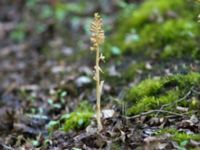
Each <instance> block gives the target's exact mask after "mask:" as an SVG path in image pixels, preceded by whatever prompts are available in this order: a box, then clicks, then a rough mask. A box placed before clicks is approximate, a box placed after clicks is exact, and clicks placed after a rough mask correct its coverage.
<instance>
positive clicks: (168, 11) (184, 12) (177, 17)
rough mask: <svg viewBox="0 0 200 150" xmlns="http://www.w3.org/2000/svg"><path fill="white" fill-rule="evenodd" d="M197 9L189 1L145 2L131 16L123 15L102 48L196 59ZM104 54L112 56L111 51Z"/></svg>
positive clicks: (199, 54)
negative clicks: (114, 47) (116, 48)
mask: <svg viewBox="0 0 200 150" xmlns="http://www.w3.org/2000/svg"><path fill="white" fill-rule="evenodd" d="M199 9H200V5H198V4H197V3H195V2H194V1H192V0H188V1H183V0H173V1H166V0H148V1H145V2H144V3H142V5H141V6H140V7H138V9H135V8H134V9H133V10H132V14H131V15H127V16H126V17H124V15H122V16H123V17H122V18H121V20H120V19H119V22H118V27H117V29H116V30H115V31H117V32H116V33H115V34H114V35H113V36H112V37H111V38H110V40H108V41H107V43H106V44H105V49H106V51H107V50H109V49H111V47H112V46H113V45H114V46H117V47H118V48H119V49H120V50H121V51H122V53H133V54H135V53H140V54H144V55H145V56H148V57H149V54H154V53H156V54H157V53H158V54H160V55H158V56H161V59H163V58H165V59H169V58H171V57H173V58H182V57H186V58H191V59H199V58H200V48H199V47H200V45H199V39H200V36H199V34H198V33H199V32H200V28H199V25H198V24H197V22H196V16H197V15H198V10H199ZM124 20H126V21H124ZM186 41H187V42H186ZM107 53H108V56H109V53H110V55H112V53H111V51H107ZM159 58H160V57H159Z"/></svg>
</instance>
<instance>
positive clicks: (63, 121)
mask: <svg viewBox="0 0 200 150" xmlns="http://www.w3.org/2000/svg"><path fill="white" fill-rule="evenodd" d="M93 115H94V113H93V110H92V106H91V105H90V104H89V103H88V102H87V101H83V102H81V103H80V104H79V106H78V107H77V108H76V110H75V111H74V112H72V113H69V114H64V115H62V116H61V118H60V119H59V120H56V121H50V123H49V124H48V130H49V131H50V132H52V131H54V130H57V129H60V130H63V131H66V132H68V131H70V130H80V129H84V128H85V127H86V126H87V125H89V124H90V121H91V118H92V116H93Z"/></svg>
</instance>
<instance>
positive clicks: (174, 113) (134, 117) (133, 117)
mask: <svg viewBox="0 0 200 150" xmlns="http://www.w3.org/2000/svg"><path fill="white" fill-rule="evenodd" d="M156 112H157V113H167V114H171V115H176V116H181V117H184V115H183V114H180V113H176V112H172V111H167V110H150V111H147V112H143V113H140V114H138V115H135V116H132V117H126V118H127V119H136V118H139V117H142V116H146V115H149V114H152V113H156Z"/></svg>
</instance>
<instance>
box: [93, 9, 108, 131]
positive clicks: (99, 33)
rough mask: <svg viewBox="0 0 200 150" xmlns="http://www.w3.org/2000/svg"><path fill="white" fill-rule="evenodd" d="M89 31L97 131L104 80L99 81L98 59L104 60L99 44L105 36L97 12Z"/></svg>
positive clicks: (99, 126) (99, 121) (99, 122)
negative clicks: (93, 56) (93, 58)
mask: <svg viewBox="0 0 200 150" xmlns="http://www.w3.org/2000/svg"><path fill="white" fill-rule="evenodd" d="M90 31H91V33H92V35H91V38H90V41H91V43H92V46H91V47H90V50H91V51H96V64H95V67H94V70H95V74H94V77H93V79H94V80H95V81H96V99H97V101H96V109H97V110H96V118H97V127H98V131H101V130H102V124H101V107H100V105H101V93H102V88H103V83H104V81H100V72H102V69H101V68H100V66H99V62H100V60H102V61H104V59H105V57H104V56H103V55H102V54H100V45H101V44H103V42H104V39H105V36H104V30H103V21H102V18H101V17H100V15H99V14H98V13H95V14H94V20H93V21H92V23H91V26H90Z"/></svg>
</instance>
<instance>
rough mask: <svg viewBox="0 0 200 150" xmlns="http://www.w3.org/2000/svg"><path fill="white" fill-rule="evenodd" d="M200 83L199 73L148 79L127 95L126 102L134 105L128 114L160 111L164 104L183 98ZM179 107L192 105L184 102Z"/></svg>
mask: <svg viewBox="0 0 200 150" xmlns="http://www.w3.org/2000/svg"><path fill="white" fill-rule="evenodd" d="M199 82H200V74H199V73H189V74H187V75H180V74H178V75H173V76H168V77H163V78H159V79H146V80H144V81H142V82H141V83H140V84H138V85H137V86H135V87H133V88H131V89H130V90H129V92H128V93H127V96H126V101H127V102H128V103H131V104H132V106H131V107H130V108H129V109H128V114H129V115H134V114H138V113H141V112H145V111H148V110H151V109H158V108H160V107H161V106H162V105H164V104H168V103H172V102H173V101H175V100H177V99H179V98H180V97H183V96H184V95H185V94H186V93H187V92H188V91H189V90H190V88H191V87H192V86H198V85H199ZM179 105H181V106H189V107H190V105H191V106H192V103H187V102H185V101H183V102H182V103H181V104H179ZM170 109H173V108H170Z"/></svg>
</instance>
